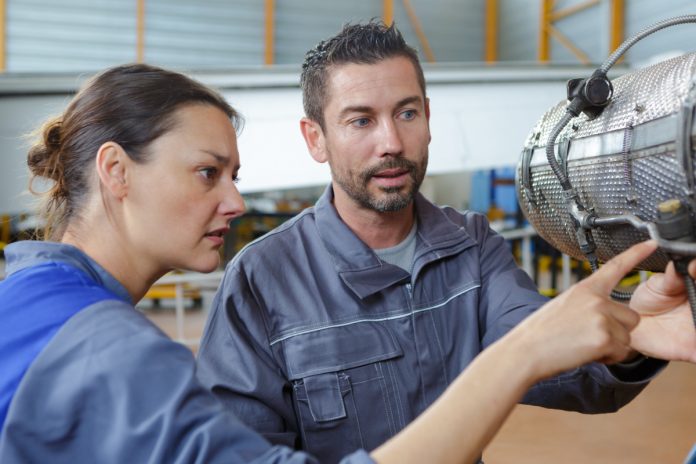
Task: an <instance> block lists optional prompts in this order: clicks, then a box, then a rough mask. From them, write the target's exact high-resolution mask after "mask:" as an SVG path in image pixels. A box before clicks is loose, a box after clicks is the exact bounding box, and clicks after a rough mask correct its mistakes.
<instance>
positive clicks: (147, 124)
mask: <svg viewBox="0 0 696 464" xmlns="http://www.w3.org/2000/svg"><path fill="white" fill-rule="evenodd" d="M187 104H207V105H211V106H213V107H216V108H218V109H220V110H221V111H223V112H224V113H225V114H226V115H227V116H228V117H229V118H230V119H231V121H232V124H233V125H234V127H235V129H237V130H239V126H240V124H241V117H240V116H239V114H238V113H237V112H236V111H235V110H234V109H233V108H232V107H231V106H230V105H229V104H228V103H227V102H226V101H225V99H224V98H223V97H222V96H221V95H220V94H218V93H217V92H215V91H213V90H212V89H210V88H208V87H206V86H205V85H203V84H201V83H199V82H196V81H194V80H193V79H191V78H189V77H186V76H184V75H183V74H179V73H176V72H173V71H168V70H165V69H162V68H158V67H155V66H150V65H147V64H128V65H122V66H117V67H114V68H111V69H107V70H106V71H104V72H102V73H101V74H98V75H97V76H95V77H94V78H93V79H91V80H90V81H89V82H87V84H85V86H84V87H83V88H82V89H81V90H80V91H79V92H78V93H77V95H75V97H74V98H73V99H72V100H71V101H70V103H69V105H68V107H67V108H66V109H65V111H64V112H63V114H62V115H60V116H58V117H56V118H53V119H51V120H49V121H47V122H46V123H45V124H44V125H43V127H42V128H41V129H40V136H39V139H38V141H37V142H36V143H35V144H34V145H33V146H32V147H31V148H30V149H29V153H28V155H27V164H28V165H29V169H30V170H31V173H32V176H31V178H30V184H29V187H30V190H32V189H31V186H32V184H33V181H34V180H35V179H36V178H37V177H43V178H47V179H50V180H52V181H53V185H52V187H51V188H50V189H49V190H48V191H47V192H45V193H44V194H42V195H43V196H45V200H46V201H45V204H44V206H43V208H42V211H41V215H42V216H43V218H44V220H45V221H46V225H45V228H44V237H46V238H48V239H59V238H60V237H61V236H62V234H63V231H64V228H65V226H66V225H67V222H68V220H70V219H71V218H72V217H73V216H74V215H76V214H78V213H79V211H80V208H81V206H82V205H83V203H84V199H85V197H86V195H87V193H88V192H89V179H90V176H91V174H92V172H93V169H94V163H93V162H92V160H94V157H95V156H96V154H97V151H98V150H99V147H100V146H101V145H102V144H104V143H106V142H116V143H118V144H119V145H120V146H121V147H123V149H124V150H125V152H126V153H127V154H128V156H129V157H130V158H131V159H132V160H134V161H136V162H139V163H144V162H147V160H148V151H147V148H148V146H149V144H150V143H152V142H153V141H154V140H155V139H157V138H158V137H160V136H162V135H164V134H165V133H167V132H168V131H170V130H171V129H172V128H173V127H174V125H175V123H176V120H175V117H174V113H175V111H176V110H178V109H179V108H181V107H182V106H185V105H187ZM32 191H33V190H32Z"/></svg>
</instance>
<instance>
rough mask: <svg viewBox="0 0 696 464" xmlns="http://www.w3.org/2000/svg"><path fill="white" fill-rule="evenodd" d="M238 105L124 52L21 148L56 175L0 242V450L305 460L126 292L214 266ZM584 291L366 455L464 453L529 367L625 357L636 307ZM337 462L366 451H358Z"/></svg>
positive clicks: (470, 456)
mask: <svg viewBox="0 0 696 464" xmlns="http://www.w3.org/2000/svg"><path fill="white" fill-rule="evenodd" d="M239 121H240V118H239V116H238V115H237V113H236V112H235V111H234V110H233V109H232V108H231V107H230V106H229V105H228V104H227V103H226V102H225V100H224V99H223V98H222V97H221V96H220V95H218V94H216V93H215V92H213V91H211V90H210V89H208V88H206V87H204V86H202V85H201V84H199V83H197V82H195V81H192V80H191V79H189V78H187V77H185V76H182V75H180V74H177V73H173V72H169V71H166V70H162V69H159V68H155V67H151V66H147V65H128V66H120V67H116V68H112V69H110V70H107V71H105V72H104V73H102V74H100V75H98V76H97V77H96V78H94V79H93V80H92V81H91V82H89V83H88V84H87V85H86V86H85V87H84V88H83V89H82V90H81V91H80V92H79V93H78V94H77V95H76V96H75V98H74V99H73V100H72V102H71V103H70V105H69V106H68V108H67V109H66V111H65V112H64V114H63V115H62V116H60V117H59V118H57V119H55V120H53V121H50V122H49V123H47V125H46V126H45V127H44V128H43V137H42V139H41V140H40V141H39V142H38V143H37V144H36V145H35V146H34V147H32V148H31V150H30V152H29V156H28V164H29V167H30V169H31V170H32V173H33V175H34V176H36V177H45V178H48V179H50V180H52V181H53V186H52V188H51V189H50V190H49V191H48V192H47V193H46V196H47V203H46V206H45V208H44V213H45V216H46V229H45V232H46V237H47V238H48V239H49V240H50V241H45V242H34V241H27V242H18V243H15V244H12V245H10V246H8V247H7V248H6V257H7V273H8V276H7V278H6V279H5V280H4V281H3V282H2V283H0V320H1V321H2V324H0V353H2V357H0V372H3V376H2V377H1V378H0V424H1V427H2V434H1V435H0V462H52V463H55V462H218V461H226V462H251V461H254V462H307V461H311V458H310V457H308V456H307V455H305V454H302V453H293V452H292V451H291V450H289V449H285V448H282V447H271V446H270V445H269V444H268V443H267V442H265V441H264V440H263V439H262V438H260V437H259V436H258V435H256V434H255V433H253V432H252V431H250V430H249V429H247V428H246V427H244V426H243V425H242V423H241V422H240V421H239V420H237V419H236V418H234V417H233V416H231V415H229V414H228V413H226V412H224V411H223V410H222V408H221V406H220V405H219V404H218V403H217V401H216V400H215V399H214V398H213V397H212V396H211V395H210V394H209V393H207V392H206V391H205V390H204V389H202V388H201V387H200V386H199V385H198V383H197V382H196V380H195V377H194V361H193V358H192V356H191V353H190V352H189V351H188V350H187V349H186V348H184V347H182V346H180V345H178V344H176V343H174V342H172V341H171V340H169V339H168V338H167V337H166V336H165V335H164V334H162V333H161V332H160V331H159V330H158V329H157V328H156V327H154V326H153V325H152V324H151V323H150V322H149V321H148V320H147V319H146V318H145V317H143V316H142V315H141V314H140V313H139V312H137V311H136V310H134V307H133V305H134V303H135V302H137V301H138V300H140V299H141V298H142V297H143V296H144V294H145V292H146V291H147V290H148V288H149V287H150V285H152V283H153V282H155V281H156V280H157V279H158V278H159V277H161V276H162V275H163V274H165V273H166V272H167V271H169V270H170V269H175V268H178V269H189V270H194V271H199V272H209V271H212V270H213V269H215V268H216V267H217V266H218V265H219V253H218V250H219V248H220V246H221V245H222V237H223V236H224V234H225V233H226V232H227V230H228V223H229V221H230V220H231V219H233V218H235V217H237V216H239V215H241V214H242V213H243V212H244V204H243V201H242V198H241V196H240V195H239V193H238V191H237V189H236V187H235V181H236V180H237V173H238V171H239V155H238V152H237V141H236V129H237V128H238V126H239ZM653 250H654V245H652V244H650V243H648V244H642V245H639V246H637V247H635V248H634V249H632V250H630V251H628V252H627V253H625V254H624V255H623V256H622V257H621V259H619V260H618V261H617V263H618V264H617V265H615V266H607V267H605V268H604V269H603V270H602V271H600V273H598V274H597V275H595V276H593V277H592V278H590V279H588V280H586V281H585V282H583V283H582V284H581V285H584V286H585V290H587V287H591V288H592V289H593V292H594V293H596V295H597V298H603V299H605V300H606V299H607V294H608V292H609V290H610V287H611V285H610V284H607V282H614V281H616V280H618V279H619V278H620V277H621V276H622V275H623V273H625V272H626V271H628V270H629V269H630V268H632V267H633V265H635V264H636V263H638V262H640V261H641V260H642V259H644V258H645V257H646V256H647V255H648V254H650V253H651V252H652V251H653ZM598 276H599V277H598ZM593 285H594V287H593ZM595 287H596V288H595ZM678 290H679V291H681V292H682V293H683V291H682V290H680V289H678ZM581 297H582V298H586V297H587V292H586V291H585V292H584V293H583V292H580V293H579V292H577V291H576V292H573V291H571V292H569V293H567V294H566V295H564V296H563V297H561V298H559V299H557V300H556V302H555V303H552V304H549V305H547V307H546V308H545V309H543V310H540V311H539V312H537V314H535V315H534V316H532V317H530V318H529V319H528V320H527V321H526V322H525V323H523V324H521V325H520V326H518V327H517V328H516V329H514V330H513V331H512V332H511V333H510V334H509V335H508V336H507V337H505V338H504V339H503V340H501V341H500V342H498V343H496V344H495V345H493V346H492V347H491V348H490V349H488V350H486V352H484V353H483V354H482V355H481V356H480V357H479V358H478V359H477V360H476V361H475V362H474V363H473V364H472V365H471V366H470V368H469V369H467V371H466V372H465V373H464V374H462V375H461V376H460V377H459V378H458V379H457V380H456V381H455V382H454V383H453V384H452V386H451V387H450V389H448V391H447V392H446V393H445V394H444V395H443V398H442V399H441V400H439V401H438V402H437V403H436V404H435V405H433V407H431V409H430V410H428V411H427V412H426V413H425V414H423V416H422V417H421V418H419V419H418V420H417V421H416V422H414V423H413V424H412V425H411V426H409V427H408V428H407V429H405V430H404V431H403V432H402V433H401V434H399V435H398V436H396V437H394V438H393V439H392V440H390V441H389V442H387V443H386V444H385V445H383V446H382V447H380V448H379V449H377V450H375V451H374V453H373V455H372V458H374V459H376V460H377V461H379V462H424V461H431V462H445V461H453V462H467V461H472V460H475V459H476V457H477V456H479V455H480V453H481V451H482V449H483V447H484V446H485V445H486V443H487V442H488V441H489V440H490V439H491V438H492V436H493V435H494V433H495V431H496V430H497V429H498V427H499V426H500V424H501V423H502V422H503V420H504V418H505V417H506V415H507V414H508V413H509V411H510V410H511V408H512V407H513V406H514V404H515V403H516V402H517V401H518V400H519V398H520V397H521V396H522V395H523V394H524V392H525V390H526V389H527V388H528V387H529V386H530V385H532V384H533V383H534V382H536V381H538V380H539V379H542V378H544V377H547V376H549V375H552V374H555V373H557V372H560V371H562V370H565V369H568V368H571V367H573V366H575V365H578V364H581V363H585V362H588V361H591V360H603V361H605V362H616V361H620V360H622V359H624V358H625V357H626V356H627V355H628V353H630V352H631V346H629V339H630V336H629V331H630V330H631V329H633V327H635V325H636V324H637V323H638V321H639V316H638V315H637V314H636V313H635V312H633V311H631V310H629V309H628V308H626V307H623V306H621V305H618V304H611V303H606V305H605V307H606V309H605V310H604V312H599V313H597V314H591V315H588V314H586V313H581V312H580V311H577V310H574V309H573V308H574V307H575V306H578V305H575V304H573V302H574V299H577V298H581ZM658 300H659V298H658ZM660 301H661V300H660ZM681 302H683V298H682V299H681V300H680V301H679V302H676V301H672V300H670V304H669V305H667V304H665V305H663V306H664V308H665V309H666V308H667V306H669V308H672V307H674V306H677V305H678V304H679V303H681ZM658 306H659V305H658ZM564 307H565V308H564ZM578 333H582V334H585V335H587V336H586V337H578V336H577V335H578ZM580 339H582V340H583V341H582V343H581V342H580V341H577V342H576V341H575V340H580ZM588 340H594V342H593V343H588ZM511 372H513V373H515V374H510V373H511ZM503 373H504V374H503ZM491 385H494V386H495V388H490V386H491ZM467 425H468V427H467V434H466V435H465V436H463V434H461V433H460V431H461V430H463V429H464V427H466V426H467ZM345 461H346V462H372V460H371V458H370V457H369V456H368V455H367V453H366V452H364V451H356V453H354V454H352V455H350V456H348V457H346V459H345Z"/></svg>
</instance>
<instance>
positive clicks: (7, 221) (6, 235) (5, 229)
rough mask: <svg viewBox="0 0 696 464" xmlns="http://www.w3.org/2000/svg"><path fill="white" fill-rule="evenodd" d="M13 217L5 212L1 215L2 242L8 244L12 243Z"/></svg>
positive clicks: (0, 233) (0, 241)
mask: <svg viewBox="0 0 696 464" xmlns="http://www.w3.org/2000/svg"><path fill="white" fill-rule="evenodd" d="M11 220H12V218H11V217H10V215H9V214H3V215H2V216H0V243H4V244H8V243H10V235H11V227H12V222H11Z"/></svg>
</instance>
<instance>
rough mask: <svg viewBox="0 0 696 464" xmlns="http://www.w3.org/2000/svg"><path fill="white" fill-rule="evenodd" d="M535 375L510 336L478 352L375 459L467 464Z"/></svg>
mask: <svg viewBox="0 0 696 464" xmlns="http://www.w3.org/2000/svg"><path fill="white" fill-rule="evenodd" d="M536 379H537V375H536V374H535V368H534V366H533V364H532V363H531V362H530V361H529V358H528V357H527V356H526V353H525V350H524V349H522V347H521V345H520V344H519V343H517V340H516V339H511V338H510V337H506V338H505V339H503V340H501V341H499V342H497V343H495V344H493V345H492V346H491V347H490V348H488V349H487V350H485V351H484V352H483V353H481V354H480V355H479V356H478V357H477V358H476V359H475V360H474V361H473V362H472V363H471V364H470V365H469V366H468V367H467V369H466V371H465V372H463V373H462V374H461V375H460V376H459V377H458V378H457V379H456V380H455V381H454V382H453V383H452V385H450V387H449V388H448V389H447V390H446V391H445V393H444V394H443V395H442V396H441V397H440V398H439V399H438V400H437V401H436V402H435V403H433V404H432V405H431V406H430V407H429V408H428V409H427V410H426V411H425V412H424V413H423V414H422V415H421V416H420V417H418V418H417V419H416V420H415V421H414V422H412V423H411V424H410V425H409V426H408V427H406V428H405V429H404V430H403V431H402V432H401V433H400V434H398V435H396V436H395V437H393V438H392V439H391V440H389V441H388V442H386V443H385V444H384V445H382V446H380V447H379V448H377V449H376V450H375V451H374V452H373V453H372V457H373V458H374V459H375V460H376V461H378V462H380V463H383V464H385V463H397V462H398V463H422V462H438V463H471V462H475V461H476V459H477V458H478V457H479V456H480V455H481V453H482V451H483V449H484V447H485V446H486V445H487V444H488V443H489V442H490V441H491V439H492V438H493V437H494V436H495V434H496V432H497V431H498V429H499V428H500V426H501V425H502V424H503V422H504V421H505V419H506V417H507V416H508V415H509V413H510V411H511V410H512V408H513V407H514V406H515V404H517V402H518V401H519V400H520V399H521V398H522V396H523V395H524V393H525V392H526V390H527V388H529V386H531V385H532V384H533V383H534V382H535V380H536Z"/></svg>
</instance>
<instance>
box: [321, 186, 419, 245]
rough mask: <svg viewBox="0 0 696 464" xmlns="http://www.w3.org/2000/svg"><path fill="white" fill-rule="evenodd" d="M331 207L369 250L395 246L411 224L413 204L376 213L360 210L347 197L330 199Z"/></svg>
mask: <svg viewBox="0 0 696 464" xmlns="http://www.w3.org/2000/svg"><path fill="white" fill-rule="evenodd" d="M334 206H335V207H336V211H337V212H338V215H339V216H340V217H341V219H342V220H343V222H345V223H346V225H347V226H348V228H350V230H352V231H353V233H354V234H355V235H357V236H358V238H360V240H362V241H363V242H365V244H366V245H367V246H369V247H370V248H372V249H379V248H389V247H393V246H395V245H398V244H399V243H401V242H402V241H403V240H404V239H405V238H406V237H407V236H408V233H409V232H410V231H411V228H412V227H413V222H414V221H415V212H414V204H413V202H411V204H409V205H408V206H407V207H405V208H403V209H401V210H399V211H390V212H379V211H375V210H372V209H368V208H364V207H360V206H358V205H356V204H355V203H354V202H353V200H352V199H350V198H342V197H339V196H334Z"/></svg>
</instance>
